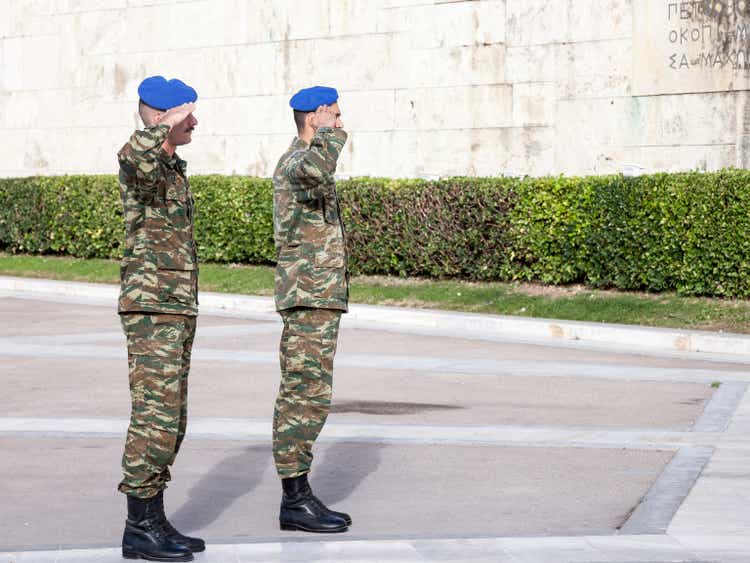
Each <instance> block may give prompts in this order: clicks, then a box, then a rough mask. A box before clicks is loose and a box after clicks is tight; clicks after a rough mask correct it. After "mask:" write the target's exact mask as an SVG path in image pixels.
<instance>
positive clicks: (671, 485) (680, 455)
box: [620, 446, 714, 535]
mask: <svg viewBox="0 0 750 563" xmlns="http://www.w3.org/2000/svg"><path fill="white" fill-rule="evenodd" d="M713 453H714V449H713V448H709V447H689V446H686V447H682V448H680V450H679V451H678V452H677V453H676V454H675V455H674V457H673V458H672V460H671V461H670V462H669V463H668V464H667V466H666V467H665V468H664V470H663V471H662V472H661V475H659V477H658V478H657V479H656V481H655V482H654V483H653V485H651V488H650V489H649V490H648V492H647V493H646V495H645V496H644V497H643V499H642V500H641V502H640V503H639V504H638V506H637V507H636V508H635V510H634V511H633V513H632V514H631V515H630V518H628V520H627V521H626V522H625V524H623V526H622V528H620V531H621V532H622V533H623V534H627V535H638V534H650V535H653V534H663V533H665V532H666V531H667V528H668V527H669V524H670V523H671V522H672V518H674V515H675V514H677V511H678V510H679V508H680V506H681V505H682V503H683V502H684V500H685V499H686V498H687V496H688V494H689V493H690V489H692V487H693V485H694V484H695V483H696V481H697V480H698V478H699V477H700V474H701V472H702V471H703V469H704V467H705V466H706V464H707V463H708V462H709V460H710V459H711V456H712V455H713Z"/></svg>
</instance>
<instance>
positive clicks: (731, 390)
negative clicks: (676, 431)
mask: <svg viewBox="0 0 750 563" xmlns="http://www.w3.org/2000/svg"><path fill="white" fill-rule="evenodd" d="M747 388H748V384H747V383H740V382H732V381H730V382H727V383H722V384H721V386H720V387H719V388H718V389H717V390H716V391H714V393H713V396H712V397H711V400H710V401H708V404H707V405H706V408H705V409H704V410H703V413H702V414H701V416H700V418H698V420H697V421H696V423H695V424H694V425H693V428H692V430H693V432H724V430H726V429H727V427H728V426H729V423H730V422H731V421H732V416H734V413H735V412H736V411H737V407H739V405H740V402H741V401H742V398H743V397H744V396H745V393H746V392H747Z"/></svg>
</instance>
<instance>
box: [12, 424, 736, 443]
mask: <svg viewBox="0 0 750 563" xmlns="http://www.w3.org/2000/svg"><path fill="white" fill-rule="evenodd" d="M127 425H128V419H126V418H30V417H2V418H0V435H3V436H26V437H53V436H54V437H60V438H77V437H102V438H105V437H108V438H123V437H124V435H125V431H126V429H127ZM270 436H271V421H270V420H262V419H241V418H193V419H192V420H191V421H190V422H189V424H188V438H190V439H193V440H196V439H208V440H219V441H233V440H236V441H253V442H265V441H268V440H270ZM320 440H321V441H324V442H330V441H343V442H379V443H394V444H396V443H397V444H404V443H407V444H408V443H413V444H456V445H462V444H464V445H488V446H519V447H593V448H626V449H666V450H676V449H679V448H681V447H685V446H693V447H715V446H717V445H718V444H720V443H721V445H722V447H729V446H730V445H732V444H733V445H734V447H735V448H750V440H746V441H742V440H736V441H734V442H733V443H732V444H730V443H727V442H726V441H725V440H726V438H725V437H723V436H722V435H721V434H719V433H709V432H701V433H696V432H679V431H669V430H653V429H650V430H648V429H626V430H619V429H618V430H611V429H610V430H602V429H591V428H549V427H529V426H436V425H415V424H372V423H360V424H352V423H343V422H335V421H332V420H329V422H328V423H327V424H326V426H325V427H324V429H323V432H322V433H321V435H320Z"/></svg>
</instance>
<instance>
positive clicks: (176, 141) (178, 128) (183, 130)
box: [167, 113, 198, 147]
mask: <svg viewBox="0 0 750 563" xmlns="http://www.w3.org/2000/svg"><path fill="white" fill-rule="evenodd" d="M196 125H198V120H197V119H196V118H195V116H194V115H193V114H192V113H191V114H190V115H188V116H187V117H186V118H185V119H183V120H182V121H180V122H179V123H178V124H177V125H175V126H174V127H172V130H171V131H170V132H169V135H167V138H168V139H169V142H170V143H171V144H172V145H174V146H175V147H179V146H182V145H187V144H188V143H189V142H190V141H192V140H193V129H195V126H196Z"/></svg>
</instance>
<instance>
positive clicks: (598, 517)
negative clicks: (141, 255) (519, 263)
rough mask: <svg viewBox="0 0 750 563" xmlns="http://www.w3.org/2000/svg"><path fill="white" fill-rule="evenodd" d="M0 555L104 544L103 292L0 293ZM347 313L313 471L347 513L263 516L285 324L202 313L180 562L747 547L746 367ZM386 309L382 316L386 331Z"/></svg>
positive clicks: (112, 523)
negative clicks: (187, 550)
mask: <svg viewBox="0 0 750 563" xmlns="http://www.w3.org/2000/svg"><path fill="white" fill-rule="evenodd" d="M0 318H1V319H2V320H3V322H2V323H0V383H2V390H3V400H2V405H3V408H2V413H0V452H1V455H0V475H2V476H3V478H2V480H0V563H20V562H26V561H33V562H36V561H38V562H52V561H85V562H88V561H92V562H93V561H96V562H104V563H107V562H110V561H121V559H120V556H119V548H118V546H119V540H120V536H121V533H122V526H123V520H124V516H125V499H124V497H123V496H122V495H121V494H119V493H117V492H116V490H115V487H116V484H117V482H118V480H119V478H120V468H119V463H120V456H121V454H122V445H123V439H124V432H125V428H126V426H127V419H128V416H129V396H128V387H127V365H126V361H125V347H124V337H123V335H122V333H121V329H120V326H119V321H118V318H117V316H116V314H115V313H114V309H113V307H112V306H111V305H110V306H102V305H101V304H97V303H93V302H92V303H90V304H84V303H69V302H68V303H66V302H57V301H55V300H41V299H28V298H24V299H19V298H17V297H14V296H5V297H2V298H0ZM382 323H383V327H382V328H383V329H384V330H376V329H375V328H368V329H365V328H361V327H358V326H356V325H355V326H350V325H349V324H348V322H347V321H346V320H345V321H344V325H343V329H342V334H341V341H340V344H339V351H338V356H337V360H336V368H335V376H334V407H333V412H332V414H331V416H330V418H329V421H328V424H327V426H326V428H325V430H324V432H323V434H322V435H321V438H320V440H319V442H318V444H317V445H316V449H315V454H316V460H315V462H314V465H313V473H312V474H311V481H312V484H313V486H314V488H315V491H316V493H317V494H318V496H320V497H321V498H322V499H323V500H324V501H326V502H327V503H329V504H330V505H331V506H332V507H334V508H336V509H339V510H345V511H347V512H350V513H351V514H352V516H353V519H354V525H353V526H352V528H351V529H350V531H349V532H348V533H345V534H337V535H334V536H327V535H324V536H317V535H310V534H302V533H292V532H282V531H280V530H279V529H278V520H277V518H278V502H279V495H280V486H279V482H278V478H277V477H276V475H275V472H274V469H273V464H272V458H271V448H270V429H271V422H270V419H271V414H272V409H273V401H274V398H275V393H276V389H277V386H278V378H279V375H278V352H277V348H278V339H279V335H280V330H281V325H280V323H279V322H278V321H277V320H276V319H275V318H274V317H272V316H262V315H259V316H256V317H255V318H237V316H211V315H208V314H207V315H203V316H202V317H201V318H200V320H199V324H198V336H197V339H196V343H195V350H194V356H193V369H192V373H191V386H190V417H191V418H190V422H189V427H188V437H187V439H186V441H185V444H184V446H183V450H182V452H181V454H180V456H179V457H178V460H177V463H176V465H175V467H174V470H173V472H172V473H173V477H174V481H173V482H172V483H171V485H170V487H169V489H168V490H167V492H166V495H165V498H166V502H167V509H168V512H169V514H170V517H171V518H172V520H173V522H174V524H175V525H176V526H177V527H178V528H179V529H181V530H182V531H184V532H188V533H194V534H196V535H201V536H202V537H205V538H206V540H207V542H208V544H209V546H208V550H207V551H206V552H205V553H203V554H196V561H204V562H209V561H211V562H214V561H215V562H234V561H237V562H240V561H493V562H499V563H583V562H588V563H624V562H641V563H662V562H693V563H698V562H712V563H713V562H719V561H720V562H727V563H748V561H750V539H748V532H749V531H750V503H748V501H749V500H750V433H749V432H748V430H750V398H748V397H746V387H747V383H748V382H750V372H748V366H747V365H746V364H744V363H742V362H741V361H740V360H741V358H739V359H737V360H735V361H718V360H719V358H717V359H714V360H713V361H709V360H708V359H705V358H701V357H699V356H697V355H695V354H693V355H690V354H682V355H680V354H675V353H669V354H662V355H659V354H657V353H655V352H650V355H644V354H639V353H638V350H633V351H632V352H631V353H627V352H625V351H623V350H622V349H618V350H616V351H612V350H606V349H603V348H602V347H601V346H598V347H596V348H587V347H586V346H585V345H575V344H573V345H565V346H561V345H558V344H556V343H554V342H552V341H548V342H545V341H539V342H533V343H532V342H519V341H513V340H511V339H507V340H504V341H503V340H500V341H483V340H478V339H476V338H474V339H467V338H462V334H460V332H458V331H457V333H456V334H454V335H452V336H451V335H447V334H443V335H440V336H437V335H434V334H429V333H428V331H425V333H424V334H420V333H419V331H418V330H417V331H410V332H398V331H396V330H392V327H389V326H388V313H387V311H386V310H383V314H382ZM389 328H391V330H388V329H389Z"/></svg>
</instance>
